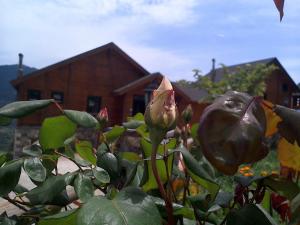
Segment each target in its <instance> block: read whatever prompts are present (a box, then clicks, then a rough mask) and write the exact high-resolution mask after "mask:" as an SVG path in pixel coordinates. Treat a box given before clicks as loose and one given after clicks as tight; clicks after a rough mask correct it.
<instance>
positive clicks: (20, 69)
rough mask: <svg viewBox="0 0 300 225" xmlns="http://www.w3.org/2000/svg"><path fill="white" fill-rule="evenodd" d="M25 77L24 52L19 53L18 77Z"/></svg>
mask: <svg viewBox="0 0 300 225" xmlns="http://www.w3.org/2000/svg"><path fill="white" fill-rule="evenodd" d="M21 77H23V54H22V53H19V67H18V78H21Z"/></svg>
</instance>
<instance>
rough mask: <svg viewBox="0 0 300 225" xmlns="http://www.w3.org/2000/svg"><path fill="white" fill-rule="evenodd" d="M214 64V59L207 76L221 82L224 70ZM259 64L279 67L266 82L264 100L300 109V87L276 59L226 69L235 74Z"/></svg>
mask: <svg viewBox="0 0 300 225" xmlns="http://www.w3.org/2000/svg"><path fill="white" fill-rule="evenodd" d="M214 63H215V61H214V59H213V69H212V70H211V71H210V72H209V73H208V74H207V75H206V76H209V77H212V76H214V81H215V82H219V81H220V80H222V77H223V75H224V69H223V68H217V69H214ZM258 64H264V65H267V66H269V65H275V66H276V67H277V69H276V70H274V71H273V72H272V74H270V75H269V76H268V78H267V80H266V91H265V94H264V99H266V100H268V101H270V102H273V103H275V104H279V105H284V106H287V107H290V108H294V109H300V95H299V92H300V90H299V87H298V86H297V84H296V83H295V82H294V81H293V79H292V78H291V77H290V75H289V74H288V72H287V71H286V70H285V68H284V67H283V66H282V64H281V63H280V62H279V60H278V59H277V58H276V57H273V58H267V59H261V60H257V61H253V62H247V63H241V64H237V65H232V66H228V67H226V70H227V71H226V72H227V73H230V74H234V73H235V72H236V71H237V70H238V69H239V68H245V67H246V66H247V65H250V66H256V65H258Z"/></svg>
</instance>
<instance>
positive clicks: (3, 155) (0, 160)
mask: <svg viewBox="0 0 300 225" xmlns="http://www.w3.org/2000/svg"><path fill="white" fill-rule="evenodd" d="M9 159H10V157H9V154H8V153H7V152H0V167H1V166H2V165H3V164H4V163H5V162H6V161H8V160H9Z"/></svg>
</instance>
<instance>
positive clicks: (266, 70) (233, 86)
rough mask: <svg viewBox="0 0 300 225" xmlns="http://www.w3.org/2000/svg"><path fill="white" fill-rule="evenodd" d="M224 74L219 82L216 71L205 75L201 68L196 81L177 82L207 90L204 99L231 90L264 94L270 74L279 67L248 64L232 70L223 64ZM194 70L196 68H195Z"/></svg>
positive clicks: (209, 98)
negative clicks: (216, 78) (215, 74)
mask: <svg viewBox="0 0 300 225" xmlns="http://www.w3.org/2000/svg"><path fill="white" fill-rule="evenodd" d="M222 68H223V71H222V73H223V75H222V79H221V80H220V81H218V82H216V81H215V79H214V74H213V73H214V71H212V72H211V73H210V74H209V75H207V76H203V75H201V74H200V73H199V70H197V72H195V74H194V77H195V79H196V80H195V81H187V80H179V81H177V83H178V84H179V85H182V86H184V87H194V88H199V89H203V90H206V91H207V94H208V95H207V96H206V97H205V99H202V100H205V101H207V100H211V99H213V98H214V97H216V96H218V95H222V94H224V93H226V92H227V91H229V90H232V91H239V92H246V93H248V94H250V95H254V96H263V94H264V92H265V89H266V84H265V81H266V79H267V78H268V76H269V75H270V74H271V73H272V71H274V70H275V69H276V68H277V67H276V66H274V65H265V64H258V65H255V66H253V65H251V64H246V66H243V67H237V69H236V70H234V71H230V70H229V69H228V67H226V66H225V65H224V64H222ZM193 71H194V70H193Z"/></svg>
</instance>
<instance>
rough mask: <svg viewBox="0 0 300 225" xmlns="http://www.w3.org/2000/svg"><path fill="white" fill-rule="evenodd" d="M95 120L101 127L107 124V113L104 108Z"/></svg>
mask: <svg viewBox="0 0 300 225" xmlns="http://www.w3.org/2000/svg"><path fill="white" fill-rule="evenodd" d="M97 119H98V121H99V122H100V124H102V125H105V124H106V123H107V122H108V113H107V108H106V107H104V108H102V109H101V110H100V112H99V113H98V115H97Z"/></svg>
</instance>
